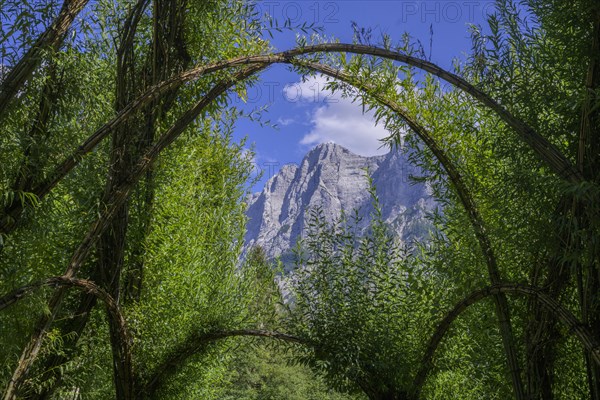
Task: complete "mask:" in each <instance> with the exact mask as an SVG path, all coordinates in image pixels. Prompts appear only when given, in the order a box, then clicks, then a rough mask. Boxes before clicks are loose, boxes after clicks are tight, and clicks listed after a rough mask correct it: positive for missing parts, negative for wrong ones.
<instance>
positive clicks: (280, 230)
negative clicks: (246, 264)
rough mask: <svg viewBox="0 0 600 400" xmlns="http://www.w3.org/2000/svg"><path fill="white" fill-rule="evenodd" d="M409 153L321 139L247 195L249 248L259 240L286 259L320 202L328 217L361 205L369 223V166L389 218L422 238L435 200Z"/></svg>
mask: <svg viewBox="0 0 600 400" xmlns="http://www.w3.org/2000/svg"><path fill="white" fill-rule="evenodd" d="M407 158H408V157H407V155H406V154H403V153H402V152H400V151H392V152H390V153H388V154H386V155H383V156H374V157H363V156H359V155H356V154H353V153H351V152H350V151H349V150H347V149H345V148H344V147H342V146H340V145H337V144H334V143H326V144H320V145H318V146H317V147H315V148H314V149H312V150H311V151H310V152H308V154H307V155H306V156H305V157H304V159H303V160H302V162H301V163H300V164H299V165H294V164H288V165H285V166H283V167H282V168H281V170H280V171H279V172H278V173H277V174H276V175H275V176H273V177H272V178H270V179H269V180H268V181H267V183H266V185H265V187H264V189H263V191H262V192H260V193H256V194H254V195H253V196H251V197H250V198H249V199H248V209H247V212H246V215H247V216H248V219H249V220H248V225H247V232H246V237H245V247H246V249H247V248H250V247H252V246H253V245H260V246H261V247H263V249H264V250H265V252H266V254H267V256H268V257H270V258H275V257H281V258H282V260H283V261H284V264H286V260H289V259H290V255H291V249H292V248H293V247H294V245H295V244H296V241H297V240H298V238H299V237H301V236H302V234H303V230H304V227H305V226H306V223H307V218H308V210H310V209H311V208H313V207H317V206H319V207H321V208H322V210H323V212H324V215H325V217H326V218H327V219H328V220H333V219H335V218H338V217H339V216H340V213H341V211H342V210H344V211H345V212H347V213H350V212H353V210H358V211H359V215H360V216H361V217H362V221H361V223H360V225H359V228H364V227H366V226H368V224H369V221H370V214H371V212H372V209H373V208H372V205H371V197H370V195H369V192H368V186H369V184H368V180H367V177H366V171H365V169H368V171H369V174H370V175H371V177H372V178H373V183H374V185H375V188H376V193H377V196H378V198H379V202H380V204H381V207H382V213H383V218H384V220H385V221H386V223H388V224H389V225H390V226H391V227H392V229H393V231H394V232H396V233H397V234H398V235H399V237H400V238H401V239H402V240H403V241H405V242H406V241H411V240H422V239H424V238H425V237H426V235H427V231H428V229H429V224H428V221H427V220H426V218H425V215H426V213H427V212H428V211H430V210H432V209H433V208H434V207H435V206H436V204H435V201H434V200H433V198H432V196H431V193H430V190H429V188H428V187H427V185H425V184H424V183H414V182H412V181H410V179H409V176H410V174H411V172H413V171H414V169H413V168H412V167H411V166H410V163H409V162H408V159H407Z"/></svg>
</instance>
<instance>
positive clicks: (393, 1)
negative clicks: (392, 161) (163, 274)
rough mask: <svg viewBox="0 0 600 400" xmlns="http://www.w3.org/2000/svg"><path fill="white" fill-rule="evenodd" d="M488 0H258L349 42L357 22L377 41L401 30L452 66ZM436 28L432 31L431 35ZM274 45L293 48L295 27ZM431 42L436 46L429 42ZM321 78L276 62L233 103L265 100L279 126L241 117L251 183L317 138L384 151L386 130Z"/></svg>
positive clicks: (279, 14)
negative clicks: (305, 77) (251, 161)
mask: <svg viewBox="0 0 600 400" xmlns="http://www.w3.org/2000/svg"><path fill="white" fill-rule="evenodd" d="M493 6H494V3H493V1H491V0H483V1H482V0H466V1H453V0H421V1H413V0H410V1H403V0H375V1H368V0H337V1H327V0H321V1H317V0H300V1H298V0H296V1H278V0H273V1H268V0H265V1H261V2H259V7H260V11H261V12H264V13H269V14H270V15H272V16H273V17H274V18H276V19H278V20H279V21H280V23H283V21H284V20H286V19H290V20H291V22H292V23H293V24H294V23H295V24H300V23H302V22H307V23H315V24H316V25H319V26H321V27H322V28H323V34H324V35H326V36H328V37H330V36H333V37H336V38H339V39H340V40H341V41H342V42H351V41H352V35H353V29H352V22H353V21H354V22H356V23H357V24H358V26H359V27H364V28H371V29H372V42H374V43H376V42H377V41H378V39H379V38H381V35H382V34H387V35H389V36H390V37H391V38H392V40H393V41H394V42H398V41H400V39H401V37H402V35H403V34H404V32H408V33H409V34H410V35H411V37H413V38H414V39H415V40H420V41H421V42H422V44H423V46H424V48H425V51H426V53H427V54H428V55H429V54H431V61H433V62H435V63H436V64H438V65H440V66H442V67H445V68H451V65H452V61H453V59H455V58H458V59H460V60H464V58H465V55H466V53H468V51H469V49H470V40H469V33H468V26H469V24H484V23H485V15H487V14H488V13H490V12H492V11H493ZM430 29H431V30H432V31H433V36H432V35H431V34H430ZM270 40H271V43H272V44H273V45H274V46H275V47H276V48H277V49H278V50H285V49H289V48H292V47H293V46H294V43H295V33H294V32H283V33H275V34H274V38H272V39H270ZM430 40H431V44H432V45H431V46H430ZM324 82H325V80H324V79H320V78H315V79H312V80H309V81H308V82H301V77H300V76H298V75H297V74H296V73H293V72H290V71H289V70H288V69H287V68H286V67H285V66H282V65H275V66H273V67H271V68H270V69H269V70H267V71H265V72H264V73H263V74H262V75H261V82H260V83H259V84H258V85H257V86H256V87H255V88H253V89H251V90H250V91H249V92H248V102H247V104H244V103H243V102H241V101H239V100H234V101H236V102H237V104H236V105H238V106H241V107H242V108H244V109H246V110H250V109H252V108H255V107H262V106H265V105H268V106H269V107H268V111H266V113H265V114H264V115H263V119H265V120H270V121H271V123H274V124H277V125H278V129H273V128H271V127H264V126H260V124H258V123H256V122H252V121H249V120H246V119H242V120H240V121H239V122H238V124H237V127H236V131H235V136H236V138H238V139H240V138H242V137H244V136H247V137H248V142H249V143H253V144H254V149H255V152H256V158H255V165H256V171H255V175H256V174H258V172H259V171H263V178H262V179H261V180H260V182H258V183H257V184H256V185H254V187H253V188H252V190H253V191H259V190H261V189H262V187H263V185H264V183H265V181H266V180H267V179H268V178H269V177H270V176H272V175H273V174H275V173H277V171H278V170H279V168H280V167H281V166H283V165H285V164H288V163H299V162H300V161H301V159H302V157H303V156H304V154H306V152H307V151H308V150H309V149H311V148H312V147H314V146H315V145H317V144H318V143H323V142H329V141H333V142H336V143H338V144H341V145H343V146H345V147H347V148H349V149H350V150H351V151H353V152H355V153H357V154H361V155H365V156H366V155H374V154H384V153H386V152H387V150H386V149H382V148H380V144H379V143H378V141H377V139H380V138H382V137H383V136H385V134H386V132H385V130H384V129H383V127H381V126H376V125H375V124H374V123H373V121H372V116H371V115H363V114H362V110H361V107H360V105H357V104H352V103H351V102H350V101H349V100H346V99H342V98H339V97H338V96H333V95H331V94H330V93H328V92H324V91H321V89H322V88H323V86H324Z"/></svg>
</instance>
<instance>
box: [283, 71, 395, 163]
mask: <svg viewBox="0 0 600 400" xmlns="http://www.w3.org/2000/svg"><path fill="white" fill-rule="evenodd" d="M326 82H327V80H326V78H325V77H323V76H317V77H315V78H310V79H308V80H306V81H305V82H297V83H295V84H293V85H287V86H285V88H284V96H286V99H287V100H288V101H291V102H307V103H318V104H320V105H319V106H318V107H316V108H315V109H314V110H313V111H312V113H311V115H310V123H311V126H312V128H311V130H310V132H308V133H307V134H306V135H305V136H304V137H303V138H302V140H301V141H300V144H303V145H307V146H314V145H316V144H319V143H325V142H335V143H337V144H340V145H342V146H344V147H346V148H347V149H349V150H350V151H352V152H353V153H356V154H360V155H363V156H372V155H376V154H385V153H387V152H388V151H389V150H388V149H387V147H381V142H380V141H379V140H378V139H382V138H384V137H386V136H388V135H389V133H388V131H387V130H386V129H385V128H384V127H383V125H382V124H380V125H375V121H374V115H373V113H372V112H367V113H365V114H363V109H362V106H361V105H360V103H359V102H355V103H352V101H351V100H350V99H345V98H342V96H341V95H340V94H339V93H333V94H332V93H331V92H330V91H327V90H326V89H325V87H326Z"/></svg>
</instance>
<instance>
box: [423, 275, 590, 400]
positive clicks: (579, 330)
mask: <svg viewBox="0 0 600 400" xmlns="http://www.w3.org/2000/svg"><path fill="white" fill-rule="evenodd" d="M498 293H510V294H522V295H527V296H531V297H533V298H535V299H536V300H537V301H538V302H540V303H541V304H542V305H543V306H544V307H545V308H546V309H547V310H548V311H549V312H551V313H552V314H553V315H554V316H555V317H556V319H557V320H559V321H560V322H561V323H562V324H563V325H565V327H567V328H568V330H569V332H570V333H571V334H572V335H574V336H575V337H576V338H577V340H579V341H580V342H581V344H583V346H584V347H585V349H586V350H587V352H588V353H589V354H590V357H591V358H592V360H594V362H595V363H596V364H597V365H599V366H600V341H599V338H598V337H597V336H595V334H594V332H592V331H591V330H590V329H589V327H588V326H586V325H585V324H583V323H581V322H580V321H579V320H578V319H577V318H576V317H575V316H574V315H573V314H572V313H571V312H570V311H569V310H567V309H566V308H564V307H563V306H562V305H561V304H560V303H559V302H558V301H556V300H554V299H553V298H551V297H550V296H548V295H546V294H545V293H544V292H543V291H542V290H541V289H539V288H536V287H532V286H527V285H521V284H516V283H505V284H499V285H493V286H490V287H487V288H484V289H481V290H477V291H475V292H473V293H471V294H470V295H469V296H467V297H466V298H465V299H464V300H462V301H461V302H459V303H458V304H456V305H455V306H454V308H453V309H452V310H451V311H450V312H448V314H446V316H445V317H444V319H443V320H442V321H441V322H440V323H439V325H438V326H437V328H436V330H435V332H434V334H433V336H432V337H431V339H430V340H429V344H428V346H427V350H426V351H425V355H424V356H423V360H422V361H421V369H420V370H419V372H418V373H417V375H416V377H415V380H414V385H413V388H414V390H415V392H416V394H417V395H418V394H419V393H420V391H421V389H422V387H423V384H424V383H425V379H426V378H427V375H428V374H429V372H430V371H431V369H432V367H433V364H432V360H433V355H434V353H435V351H436V349H437V348H438V346H439V344H440V342H441V341H442V339H443V338H444V336H445V334H446V333H447V332H448V330H449V329H450V326H451V325H452V322H454V320H455V319H456V318H458V316H460V314H462V313H463V312H464V311H465V310H466V309H467V308H468V307H469V306H471V305H473V304H475V303H477V302H479V301H481V300H483V299H485V298H486V297H489V296H493V295H496V294H498ZM596 335H597V333H596Z"/></svg>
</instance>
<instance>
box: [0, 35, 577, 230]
mask: <svg viewBox="0 0 600 400" xmlns="http://www.w3.org/2000/svg"><path fill="white" fill-rule="evenodd" d="M323 52H347V53H355V54H363V55H370V56H376V57H382V58H387V59H390V60H395V61H399V62H403V63H405V64H408V65H411V66H413V67H416V68H419V69H422V70H424V71H426V72H429V73H431V74H433V75H435V76H437V77H439V78H440V79H443V80H445V81H447V82H449V83H451V84H452V85H454V86H456V87H457V88H459V89H461V90H463V91H465V92H466V93H468V94H470V95H471V96H473V97H474V98H475V99H477V100H478V101H479V102H481V103H482V104H483V105H485V106H487V107H488V108H490V109H491V110H493V111H494V112H495V113H496V114H497V115H498V117H499V118H501V119H502V120H503V121H504V122H505V123H507V124H508V125H509V126H510V127H512V128H513V129H514V130H515V132H516V133H517V134H518V135H519V137H520V138H521V139H522V140H523V141H525V143H527V144H528V145H529V146H530V147H531V149H532V150H533V151H534V152H535V153H536V154H537V155H538V157H540V158H541V159H542V160H543V161H544V162H546V164H547V165H548V166H549V167H550V169H551V170H552V171H553V172H554V173H556V174H557V175H559V176H560V177H562V178H563V179H565V180H568V181H580V180H581V176H580V173H579V171H578V170H577V169H576V168H574V167H573V165H572V164H571V162H570V161H569V160H568V159H567V158H566V157H565V156H564V155H563V154H562V153H561V152H560V151H559V150H558V149H557V148H556V147H555V146H554V145H552V144H551V143H550V142H548V140H546V139H545V138H544V137H543V136H541V135H540V134H538V133H537V132H536V131H535V130H534V129H533V128H531V127H529V126H528V125H527V124H526V123H525V122H523V121H521V120H520V119H518V118H517V117H515V116H513V115H512V114H511V113H510V112H508V111H507V110H506V109H504V107H502V106H501V105H500V104H498V103H497V102H496V101H495V100H494V99H492V98H491V97H490V96H488V95H487V94H485V93H484V92H482V91H480V90H479V89H477V88H476V87H475V86H473V85H472V84H470V83H469V82H467V81H466V80H464V79H463V78H461V77H459V76H458V75H456V74H453V73H451V72H448V71H446V70H444V69H443V68H440V67H438V66H437V65H435V64H433V63H431V62H429V61H425V60H421V59H419V58H416V57H413V56H409V55H406V54H402V53H400V52H397V51H392V50H388V49H383V48H379V47H375V46H366V45H358V44H344V43H325V44H319V45H314V46H306V47H300V48H296V49H292V50H288V51H283V52H280V53H275V54H271V55H255V56H242V57H236V58H232V59H230V60H225V61H219V62H216V63H213V64H208V65H202V66H197V67H195V68H192V69H190V70H188V71H185V72H182V73H181V74H179V75H177V76H175V77H173V78H170V79H167V80H165V81H163V82H161V83H159V84H157V85H154V86H152V87H151V88H149V89H148V90H147V91H146V92H145V93H144V94H142V95H141V96H140V97H139V98H138V99H137V100H135V101H133V102H132V103H130V104H129V105H128V106H126V107H125V108H124V109H123V110H121V111H120V112H119V113H118V114H117V115H116V116H115V117H114V118H113V119H111V120H110V121H109V122H107V123H106V124H104V125H103V126H102V127H101V128H99V129H98V130H97V131H95V132H94V133H93V134H92V135H91V136H90V137H89V138H88V139H86V140H85V141H84V142H83V143H82V144H81V145H80V146H79V147H78V148H77V150H75V152H73V154H71V155H70V156H68V157H67V158H66V159H65V160H64V161H63V162H62V163H60V164H59V165H57V167H56V168H55V169H54V170H53V172H52V173H51V174H49V178H48V179H46V180H44V181H43V182H41V183H39V184H38V185H37V186H36V187H34V188H33V190H32V193H33V194H35V195H36V196H38V197H39V198H42V197H44V196H45V195H46V194H48V193H49V192H50V191H51V190H52V188H54V186H56V185H57V184H58V182H59V181H60V180H62V178H64V177H65V176H66V175H67V174H68V173H69V172H70V171H71V170H72V169H73V168H74V167H75V166H76V165H77V164H78V163H79V160H80V159H81V157H82V156H84V155H85V154H87V153H89V152H91V151H92V150H93V149H94V148H95V147H96V146H97V145H98V143H100V142H101V141H102V140H103V139H104V138H105V137H106V136H108V134H109V133H110V132H112V131H113V130H114V129H115V128H116V127H117V126H119V125H120V124H122V123H123V122H125V121H126V120H127V119H129V118H131V117H132V116H133V115H135V113H136V112H137V111H139V110H140V109H141V108H143V107H144V106H146V105H148V104H149V103H151V102H152V101H155V100H156V99H158V98H160V97H162V96H164V95H165V94H166V93H169V92H170V91H172V90H175V89H177V88H179V87H180V86H181V85H183V84H185V83H186V82H190V81H193V80H195V79H198V78H200V77H201V76H204V75H206V74H208V73H212V72H215V71H220V70H223V69H226V68H231V67H236V66H242V65H250V64H275V63H288V64H289V63H292V62H294V60H295V58H296V57H298V56H302V55H307V54H314V53H323ZM296 61H298V60H296ZM22 207H23V206H22V205H21V204H20V203H19V202H15V204H13V205H12V206H11V207H9V208H7V209H5V210H4V216H3V217H2V219H1V220H0V231H1V232H4V233H8V232H10V231H12V230H13V229H14V227H15V223H14V221H15V219H16V216H17V215H19V214H20V213H21V211H22Z"/></svg>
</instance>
